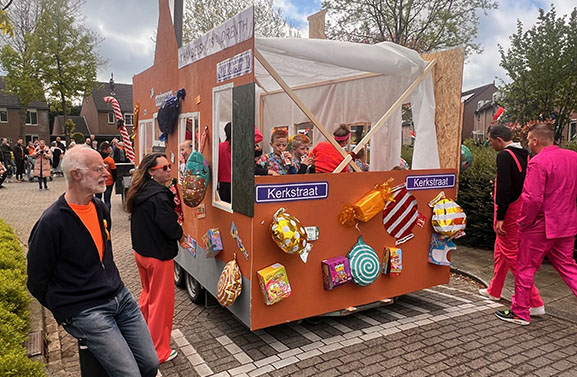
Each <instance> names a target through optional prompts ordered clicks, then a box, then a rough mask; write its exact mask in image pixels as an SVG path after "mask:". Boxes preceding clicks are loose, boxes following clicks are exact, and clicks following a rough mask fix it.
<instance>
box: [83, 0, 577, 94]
mask: <svg viewBox="0 0 577 377" xmlns="http://www.w3.org/2000/svg"><path fill="white" fill-rule="evenodd" d="M169 1H170V3H171V4H172V0H169ZM273 1H274V4H275V6H277V7H278V8H280V9H281V10H282V12H283V15H284V16H285V17H287V18H288V19H289V21H290V22H291V23H293V25H295V26H296V27H297V28H298V29H299V30H301V35H302V36H303V37H306V36H308V22H307V17H308V16H309V15H311V14H313V13H315V12H317V11H319V10H320V9H321V2H320V0H312V1H311V0H273ZM551 4H554V5H555V9H556V10H557V15H567V16H568V15H569V14H570V12H571V10H572V9H573V7H575V6H577V3H575V1H574V0H545V1H540V0H501V1H499V9H496V10H490V11H488V14H487V15H484V14H482V12H481V14H480V17H479V18H480V20H479V21H480V22H479V33H478V36H477V39H476V42H477V43H480V44H481V46H482V47H483V49H484V51H483V52H482V53H481V54H474V55H471V56H470V57H468V58H467V60H466V62H465V69H464V74H463V91H466V90H469V89H473V88H476V87H479V86H482V85H485V84H489V83H491V82H493V81H494V82H495V83H496V85H497V86H499V85H501V80H505V81H508V78H507V75H506V74H505V71H504V70H503V69H502V68H501V67H499V61H500V55H499V51H498V47H497V45H498V44H500V45H502V46H503V47H504V48H505V50H506V49H507V48H508V46H509V36H510V35H512V34H514V33H515V32H516V28H517V19H518V20H520V21H521V22H522V23H523V28H524V30H526V29H528V28H530V27H531V26H532V25H534V23H535V22H536V20H537V16H538V9H539V8H543V9H545V10H546V11H548V10H549V9H550V7H551ZM83 10H84V14H85V15H86V19H85V20H84V22H83V23H84V25H85V26H86V27H88V28H90V29H92V30H94V31H96V32H97V33H98V34H99V35H100V36H101V37H102V39H103V40H102V43H101V44H100V47H99V49H100V54H101V55H102V57H103V58H105V59H106V60H107V61H108V64H107V66H105V67H103V68H102V69H100V70H99V72H98V80H99V81H108V80H110V74H111V72H112V73H114V80H115V81H116V82H118V83H132V76H134V75H136V74H138V73H140V72H142V71H144V70H146V69H147V68H149V67H150V66H152V63H153V59H154V42H153V38H154V32H155V29H156V24H157V22H158V1H157V0H122V1H119V0H98V1H95V0H90V1H86V3H85V5H84V9H83Z"/></svg>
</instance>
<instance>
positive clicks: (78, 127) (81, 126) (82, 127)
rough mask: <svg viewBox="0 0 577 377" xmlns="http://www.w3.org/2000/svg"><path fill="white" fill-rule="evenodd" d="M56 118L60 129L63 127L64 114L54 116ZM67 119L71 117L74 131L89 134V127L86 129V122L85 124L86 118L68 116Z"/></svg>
mask: <svg viewBox="0 0 577 377" xmlns="http://www.w3.org/2000/svg"><path fill="white" fill-rule="evenodd" d="M56 119H58V124H60V128H61V131H62V130H63V129H64V115H58V116H56ZM68 119H71V120H72V121H73V122H74V124H75V126H74V132H80V133H82V134H84V135H90V129H88V124H86V119H84V117H83V116H70V115H69V116H68Z"/></svg>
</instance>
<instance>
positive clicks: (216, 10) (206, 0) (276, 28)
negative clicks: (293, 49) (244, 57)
mask: <svg viewBox="0 0 577 377" xmlns="http://www.w3.org/2000/svg"><path fill="white" fill-rule="evenodd" d="M251 5H254V18H255V20H254V24H255V25H254V27H255V32H256V33H259V34H261V35H264V36H266V37H286V36H298V32H297V31H296V29H295V28H294V26H293V25H292V24H291V23H289V22H288V21H287V19H286V18H285V17H283V15H282V11H281V10H280V9H278V8H275V7H274V6H273V1H272V0H254V1H252V0H239V1H226V0H186V2H185V10H184V22H183V41H184V43H188V42H190V41H193V40H195V39H196V38H198V37H200V36H201V35H203V34H204V33H206V32H207V31H209V30H210V29H212V28H214V27H215V26H218V25H220V24H221V23H223V22H224V21H226V20H228V19H229V18H231V17H233V16H234V15H236V14H237V13H239V12H241V11H242V10H244V9H246V8H248V7H250V6H251Z"/></svg>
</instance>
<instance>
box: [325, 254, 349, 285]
mask: <svg viewBox="0 0 577 377" xmlns="http://www.w3.org/2000/svg"><path fill="white" fill-rule="evenodd" d="M321 268H322V271H323V285H324V287H325V289H326V290H332V289H333V288H335V287H338V286H339V285H343V284H345V283H348V282H349V281H351V280H352V279H353V276H352V275H351V267H350V266H349V259H348V258H347V257H343V256H337V257H332V258H329V259H325V260H323V261H322V262H321Z"/></svg>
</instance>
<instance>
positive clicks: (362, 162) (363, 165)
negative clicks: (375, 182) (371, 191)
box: [355, 148, 369, 171]
mask: <svg viewBox="0 0 577 377" xmlns="http://www.w3.org/2000/svg"><path fill="white" fill-rule="evenodd" d="M355 162H356V164H357V166H358V167H359V169H361V171H369V164H367V154H366V153H365V148H363V149H361V150H360V151H359V153H357V155H356V159H355Z"/></svg>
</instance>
